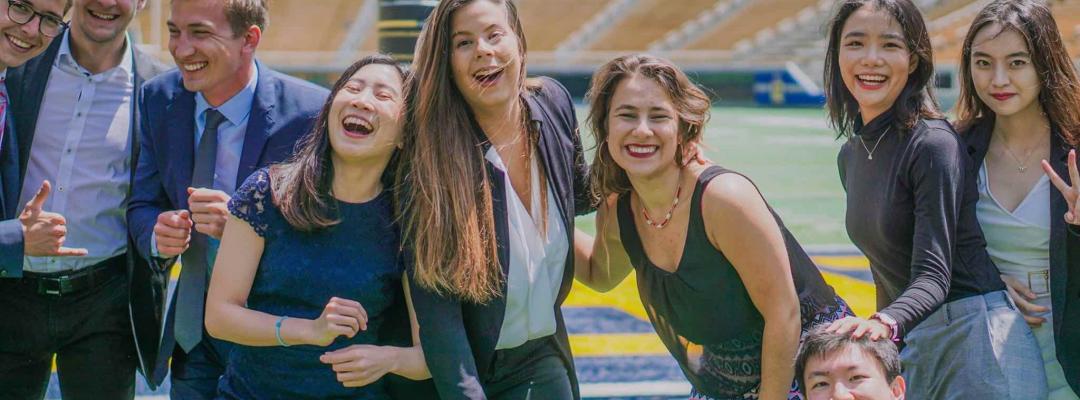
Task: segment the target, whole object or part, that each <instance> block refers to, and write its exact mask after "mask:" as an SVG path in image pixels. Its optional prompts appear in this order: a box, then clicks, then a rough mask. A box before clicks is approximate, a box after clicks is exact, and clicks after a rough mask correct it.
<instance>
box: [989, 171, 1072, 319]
mask: <svg viewBox="0 0 1080 400" xmlns="http://www.w3.org/2000/svg"><path fill="white" fill-rule="evenodd" d="M989 181H990V180H989V173H988V172H987V170H986V166H985V164H984V165H983V166H981V167H980V168H979V180H978V184H979V203H978V205H977V207H976V209H975V210H976V214H977V215H978V218H979V225H980V226H981V227H982V230H983V235H984V236H986V251H987V253H990V258H991V259H992V260H994V264H996V265H997V267H998V269H999V270H1000V271H1001V273H1003V274H1006V275H1010V276H1012V277H1014V278H1016V279H1017V280H1019V281H1020V282H1023V283H1025V284H1027V285H1028V286H1029V287H1030V288H1031V291H1032V292H1034V293H1035V294H1037V295H1038V296H1039V297H1040V298H1045V299H1046V303H1047V306H1049V303H1050V301H1049V300H1050V299H1049V297H1050V276H1049V270H1050V218H1051V216H1050V190H1052V189H1053V188H1052V187H1050V179H1049V178H1047V177H1046V175H1043V176H1042V177H1041V178H1039V182H1038V183H1036V184H1035V187H1033V188H1032V189H1031V191H1030V192H1028V194H1027V197H1025V198H1024V200H1022V201H1021V202H1020V205H1018V206H1016V209H1015V210H1013V211H1012V212H1009V211H1008V210H1006V209H1005V208H1004V207H1002V206H1001V203H999V202H998V201H997V199H995V198H994V196H993V194H991V193H990V187H989Z"/></svg>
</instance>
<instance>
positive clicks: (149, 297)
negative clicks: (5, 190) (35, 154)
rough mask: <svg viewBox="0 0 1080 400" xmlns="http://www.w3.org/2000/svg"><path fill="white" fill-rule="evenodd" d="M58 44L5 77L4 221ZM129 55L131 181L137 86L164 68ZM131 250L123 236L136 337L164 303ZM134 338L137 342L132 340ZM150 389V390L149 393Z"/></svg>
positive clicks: (159, 281)
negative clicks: (12, 131)
mask: <svg viewBox="0 0 1080 400" xmlns="http://www.w3.org/2000/svg"><path fill="white" fill-rule="evenodd" d="M61 43H63V41H62V40H54V41H53V42H52V45H50V46H49V48H48V49H46V50H45V53H43V54H42V55H40V56H38V57H35V58H33V59H31V60H30V61H29V62H27V63H26V64H24V65H23V66H22V67H20V68H16V69H13V70H9V71H8V81H7V82H8V91H9V93H10V94H11V97H12V99H13V100H14V102H13V105H14V106H13V108H12V110H13V111H14V116H15V124H16V132H18V137H17V138H16V141H17V142H18V144H17V145H16V147H17V150H16V151H15V152H14V153H15V154H14V155H10V157H12V158H13V160H11V161H17V163H18V180H17V181H16V182H8V181H5V185H8V184H14V185H17V186H16V189H15V191H14V193H15V197H14V198H9V199H5V200H7V203H8V204H6V206H7V207H6V209H5V210H4V212H5V215H4V217H5V218H13V217H15V216H14V215H10V214H9V213H18V212H19V211H18V210H14V211H13V210H11V209H12V208H14V207H15V206H17V205H14V203H17V202H18V197H19V195H20V194H19V192H20V191H21V188H22V186H23V178H24V177H25V176H26V164H27V162H28V161H29V159H30V146H31V144H33V142H34V133H35V132H34V131H35V130H36V128H37V120H38V113H39V112H40V110H41V102H42V99H43V98H44V96H45V86H46V84H47V83H48V81H49V74H50V73H51V72H52V67H53V64H54V63H55V61H56V57H57V54H59V53H60V45H61ZM129 49H130V51H131V52H132V59H133V60H134V64H135V67H134V74H133V75H134V77H133V79H134V85H135V90H134V91H133V94H132V98H131V103H132V106H131V134H130V139H129V140H131V152H132V153H131V173H132V179H133V178H134V173H135V165H136V160H138V158H139V136H140V135H141V132H142V129H141V127H140V126H139V123H138V121H139V114H140V112H141V109H140V107H139V96H140V90H139V88H140V87H141V86H142V84H143V82H145V81H146V80H149V79H150V78H153V77H155V76H157V75H159V74H161V73H162V72H165V71H166V70H167V69H168V67H167V66H166V65H165V64H163V63H161V62H160V61H158V60H157V59H155V58H154V57H152V56H150V55H149V54H146V53H144V52H142V51H140V50H139V48H138V47H137V46H135V45H134V43H131V44H130V45H129ZM5 153H7V151H5ZM132 188H134V185H131V186H129V189H128V197H129V198H130V196H131V190H132ZM134 250H135V244H134V242H133V241H132V240H131V239H130V236H129V238H128V252H127V254H126V256H127V272H128V273H127V276H128V287H129V288H130V292H129V299H128V300H129V302H128V308H129V311H130V313H131V324H132V327H133V329H134V331H135V332H139V331H142V330H144V329H153V327H156V326H158V325H157V323H156V322H155V314H160V313H161V310H160V309H159V308H160V307H158V309H155V307H154V305H155V302H154V301H153V299H155V298H158V299H162V300H163V299H164V296H165V291H166V288H167V285H168V276H167V275H165V274H156V273H153V271H152V270H151V268H149V266H148V265H147V263H146V261H145V260H143V259H142V258H140V257H138V256H137V254H136V252H135V251H134ZM159 329H160V328H159ZM136 338H141V337H140V336H136ZM137 348H138V346H137ZM144 356H145V355H143V354H140V357H139V368H140V370H142V371H143V375H144V376H149V375H148V373H147V371H148V370H147V369H146V367H147V366H149V365H153V364H146V363H145V360H146V357H144ZM154 386H155V385H153V384H151V388H153V387H154Z"/></svg>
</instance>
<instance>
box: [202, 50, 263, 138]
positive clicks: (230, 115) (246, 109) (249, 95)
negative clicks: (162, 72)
mask: <svg viewBox="0 0 1080 400" xmlns="http://www.w3.org/2000/svg"><path fill="white" fill-rule="evenodd" d="M252 69H253V70H254V71H255V72H254V73H252V74H251V79H250V80H248V84H247V86H244V88H243V89H241V90H240V92H238V93H236V94H235V95H233V97H232V98H230V99H229V100H227V101H225V104H222V105H221V106H218V107H211V106H210V103H209V102H207V101H206V97H203V94H202V93H196V94H195V116H196V117H201V116H202V115H203V113H204V112H206V110H209V109H211V108H213V109H216V110H218V111H219V112H221V115H224V116H225V119H226V120H228V121H229V123H231V124H233V126H237V125H240V123H242V122H243V121H244V120H246V119H247V117H248V115H249V114H251V104H252V103H253V102H254V101H255V87H256V85H257V84H258V82H259V68H257V67H256V66H254V63H253V64H252Z"/></svg>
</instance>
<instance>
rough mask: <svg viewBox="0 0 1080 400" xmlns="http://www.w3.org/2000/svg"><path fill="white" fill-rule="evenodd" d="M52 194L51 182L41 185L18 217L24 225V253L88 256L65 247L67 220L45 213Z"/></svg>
mask: <svg viewBox="0 0 1080 400" xmlns="http://www.w3.org/2000/svg"><path fill="white" fill-rule="evenodd" d="M50 191H52V185H51V184H49V181H43V182H41V188H39V189H38V191H37V193H36V194H34V198H32V199H30V201H29V202H27V203H26V207H24V208H23V211H22V214H19V222H21V223H22V226H23V253H24V254H26V255H28V256H36V257H44V256H52V257H56V256H61V257H68V256H85V255H86V254H87V253H88V251H87V250H86V249H72V248H67V247H63V246H64V240H65V239H66V238H67V220H65V219H64V216H63V215H60V214H57V213H52V212H48V211H44V210H42V207H44V206H45V200H46V199H48V198H49V192H50Z"/></svg>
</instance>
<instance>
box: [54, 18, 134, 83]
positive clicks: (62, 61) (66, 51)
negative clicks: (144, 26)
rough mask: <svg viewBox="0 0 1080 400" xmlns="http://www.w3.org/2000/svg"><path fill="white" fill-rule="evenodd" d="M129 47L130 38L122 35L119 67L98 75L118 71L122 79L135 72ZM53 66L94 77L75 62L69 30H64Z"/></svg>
mask: <svg viewBox="0 0 1080 400" xmlns="http://www.w3.org/2000/svg"><path fill="white" fill-rule="evenodd" d="M130 46H131V37H130V36H128V34H126V33H125V34H124V50H123V54H124V55H123V58H121V59H120V65H117V66H116V67H114V68H112V69H110V70H108V71H105V72H103V73H101V74H98V75H105V74H110V73H113V72H116V71H119V72H123V73H124V77H130V76H132V75H133V72H134V70H135V63H134V59H133V58H132V56H131V48H130ZM53 65H55V66H56V67H59V68H71V69H74V70H75V71H77V72H78V73H80V74H83V75H86V76H93V75H94V74H92V73H90V71H88V70H87V69H86V68H83V66H82V65H79V63H78V62H77V61H75V56H74V55H73V54H72V53H71V30H70V29H68V30H66V31H65V32H64V35H63V38H62V39H61V42H60V51H59V52H58V53H56V61H54V64H53Z"/></svg>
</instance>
